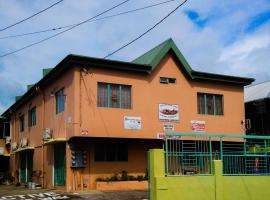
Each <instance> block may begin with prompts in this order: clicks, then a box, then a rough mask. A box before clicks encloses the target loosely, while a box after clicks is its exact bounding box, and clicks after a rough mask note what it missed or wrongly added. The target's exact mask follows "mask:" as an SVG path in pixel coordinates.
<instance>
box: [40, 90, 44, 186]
mask: <svg viewBox="0 0 270 200" xmlns="http://www.w3.org/2000/svg"><path fill="white" fill-rule="evenodd" d="M41 94H42V130H44V128H45V127H44V124H45V94H44V91H43V90H41ZM42 137H43V136H42ZM41 162H42V163H41V165H42V187H43V188H44V186H45V179H44V174H45V173H44V141H43V138H42V161H41Z"/></svg>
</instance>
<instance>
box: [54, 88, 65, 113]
mask: <svg viewBox="0 0 270 200" xmlns="http://www.w3.org/2000/svg"><path fill="white" fill-rule="evenodd" d="M55 101H56V114H57V113H60V112H63V111H64V110H65V94H64V89H61V90H58V91H57V92H56V93H55Z"/></svg>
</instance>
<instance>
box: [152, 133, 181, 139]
mask: <svg viewBox="0 0 270 200" xmlns="http://www.w3.org/2000/svg"><path fill="white" fill-rule="evenodd" d="M165 136H166V135H165V133H157V139H162V140H164V139H165ZM166 138H170V139H175V140H181V136H179V135H167V136H166Z"/></svg>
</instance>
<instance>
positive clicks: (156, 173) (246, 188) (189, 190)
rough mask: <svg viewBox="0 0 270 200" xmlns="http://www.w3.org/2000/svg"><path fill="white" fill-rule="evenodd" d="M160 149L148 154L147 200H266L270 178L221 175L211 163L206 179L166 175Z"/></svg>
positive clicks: (219, 164) (220, 169)
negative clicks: (148, 178)
mask: <svg viewBox="0 0 270 200" xmlns="http://www.w3.org/2000/svg"><path fill="white" fill-rule="evenodd" d="M164 154H165V152H164V150H163V149H153V150H150V151H149V168H150V170H149V175H150V180H149V186H150V187H149V189H150V191H149V193H150V200H267V199H269V197H270V190H269V183H270V176H267V175H265V176H244V175H241V176H238V175H233V176H229V175H223V166H222V161H221V160H213V163H212V167H213V171H212V174H209V175H200V176H194V175H178V176H176V175H174V176H170V175H166V173H165V167H166V162H165V157H166V156H164Z"/></svg>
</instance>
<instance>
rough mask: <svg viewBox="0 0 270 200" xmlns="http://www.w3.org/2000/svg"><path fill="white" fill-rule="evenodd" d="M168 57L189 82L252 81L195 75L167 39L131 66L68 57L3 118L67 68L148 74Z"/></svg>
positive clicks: (100, 60)
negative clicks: (93, 68) (176, 61)
mask: <svg viewBox="0 0 270 200" xmlns="http://www.w3.org/2000/svg"><path fill="white" fill-rule="evenodd" d="M168 53H171V54H172V55H173V56H175V57H176V59H177V60H178V61H179V63H180V67H181V68H182V69H183V71H184V72H185V73H186V74H187V75H188V77H189V78H191V79H192V80H200V81H214V82H223V83H224V84H233V85H240V86H244V85H249V84H250V83H252V82H253V81H254V79H252V78H245V77H236V76H227V75H220V74H212V73H206V72H199V71H194V70H192V69H191V67H190V65H189V64H188V62H187V61H186V59H185V58H184V56H183V55H182V53H181V52H180V50H179V49H178V48H177V46H176V45H175V43H174V42H173V40H172V39H168V40H166V41H164V42H162V43H161V44H159V45H158V46H156V47H154V48H153V49H151V50H150V51H148V52H146V53H145V54H143V55H142V56H140V57H138V58H136V59H135V60H133V61H132V62H123V61H118V60H108V59H102V58H93V57H88V56H81V55H73V54H70V55H68V56H66V57H65V58H64V59H63V60H62V61H61V62H60V63H58V64H57V65H56V66H55V67H54V68H48V69H43V78H42V79H41V80H40V81H38V82H37V83H36V84H34V85H32V86H31V87H29V88H28V89H29V90H28V91H26V93H24V94H23V96H21V97H20V98H18V99H17V101H16V102H15V103H14V104H13V105H11V106H10V107H9V108H8V109H7V110H6V111H5V112H4V113H3V116H5V117H8V116H10V113H11V112H12V111H14V110H16V109H18V108H19V107H20V106H21V105H23V104H24V103H25V102H26V101H28V100H29V99H30V98H32V97H33V96H34V95H36V94H37V90H38V88H44V87H46V85H47V84H50V83H51V82H52V81H53V80H54V79H57V78H58V77H59V76H61V74H62V73H63V72H64V71H65V70H67V69H69V68H70V67H73V66H79V67H84V68H87V67H98V68H106V69H109V70H110V69H111V70H122V71H128V72H130V73H143V74H150V73H151V72H152V71H153V70H155V68H156V67H157V66H158V64H159V63H160V62H161V60H162V59H163V58H164V56H166V55H167V54H168Z"/></svg>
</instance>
